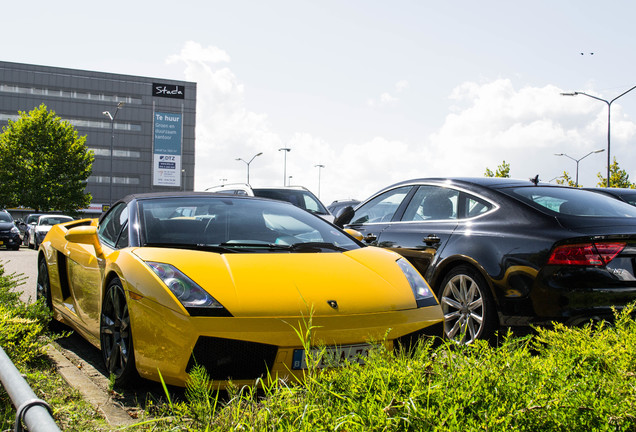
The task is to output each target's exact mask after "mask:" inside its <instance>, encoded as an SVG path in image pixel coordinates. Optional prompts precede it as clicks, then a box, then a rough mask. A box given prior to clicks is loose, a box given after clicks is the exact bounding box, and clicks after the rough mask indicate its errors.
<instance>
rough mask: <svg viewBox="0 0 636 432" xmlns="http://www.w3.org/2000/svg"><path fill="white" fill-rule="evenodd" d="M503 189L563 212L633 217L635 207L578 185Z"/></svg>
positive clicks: (521, 197)
mask: <svg viewBox="0 0 636 432" xmlns="http://www.w3.org/2000/svg"><path fill="white" fill-rule="evenodd" d="M503 192H505V193H507V194H509V195H511V196H513V197H514V198H517V199H519V200H521V201H523V202H526V203H528V204H530V205H531V206H533V207H535V208H538V209H539V210H548V211H550V212H554V213H557V214H559V215H564V216H583V217H630V218H631V217H636V207H634V206H631V205H629V204H627V203H624V202H622V201H619V200H617V199H615V198H611V197H609V196H606V195H601V194H598V193H594V192H590V191H586V190H581V189H575V188H561V187H547V186H544V187H541V186H528V187H518V188H512V189H506V190H503Z"/></svg>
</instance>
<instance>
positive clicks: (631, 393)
mask: <svg viewBox="0 0 636 432" xmlns="http://www.w3.org/2000/svg"><path fill="white" fill-rule="evenodd" d="M633 313H634V309H633V307H630V308H627V309H625V310H623V311H622V312H620V313H616V322H615V323H614V324H613V325H608V324H598V325H590V326H586V327H582V328H566V327H563V326H560V325H556V327H555V328H553V329H538V330H537V334H536V335H534V336H526V337H523V338H516V337H512V336H507V337H504V338H502V340H501V342H500V343H499V345H498V346H496V347H492V346H490V345H488V344H487V343H485V342H477V343H475V344H473V345H470V346H460V345H456V344H453V343H450V342H449V343H443V344H441V345H440V346H436V347H433V345H432V344H431V343H430V341H429V342H423V343H421V344H420V345H419V346H418V347H417V348H416V349H415V350H414V352H412V353H410V354H409V353H403V352H397V353H394V352H389V351H387V350H386V349H384V348H383V347H382V345H378V346H377V347H376V348H375V349H374V350H372V352H371V354H370V357H369V359H368V361H367V364H366V365H364V366H361V365H357V364H351V365H347V366H345V367H342V368H337V369H330V370H325V371H322V372H320V373H318V372H317V371H313V372H312V371H310V373H308V374H307V375H306V381H305V382H304V383H301V384H298V385H295V384H291V385H289V384H285V383H282V382H280V381H267V380H266V382H264V383H262V384H263V389H262V390H260V391H257V390H255V389H254V388H253V387H246V388H242V389H234V390H232V391H230V393H229V396H228V397H227V399H226V400H225V401H224V402H222V403H219V404H218V405H216V406H214V409H209V408H208V407H210V408H211V405H209V402H204V403H200V402H196V400H201V401H206V400H207V401H209V400H210V395H209V393H207V392H204V393H200V394H199V393H197V392H198V391H193V390H192V389H191V390H189V392H190V393H189V395H190V396H188V399H189V400H188V401H187V402H183V403H181V405H180V416H179V419H180V422H179V423H178V424H180V427H179V428H178V429H180V430H186V429H187V430H219V431H220V430H259V431H260V430H263V431H265V430H271V431H316V430H320V431H583V430H585V431H635V430H636V417H635V415H636V414H635V413H636V324H635V322H634V320H633V319H632V317H631V316H630V314H633ZM199 372H200V371H199ZM199 379H200V377H199ZM204 383H205V380H201V381H200V382H199V386H204V385H207V384H204ZM215 402H216V400H215ZM196 407H198V408H196ZM203 408H205V409H203ZM173 420H174V419H173ZM171 425H172V427H174V425H175V422H172V423H171ZM155 426H157V425H155ZM171 430H172V429H171Z"/></svg>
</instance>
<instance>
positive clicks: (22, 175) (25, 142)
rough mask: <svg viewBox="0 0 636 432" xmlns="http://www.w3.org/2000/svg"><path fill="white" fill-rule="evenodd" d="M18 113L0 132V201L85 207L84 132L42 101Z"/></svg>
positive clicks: (89, 160) (87, 156)
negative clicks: (29, 109) (16, 118)
mask: <svg viewBox="0 0 636 432" xmlns="http://www.w3.org/2000/svg"><path fill="white" fill-rule="evenodd" d="M19 115H20V117H19V118H18V120H16V121H11V120H9V124H8V125H7V126H6V127H5V128H4V129H3V131H2V134H1V135H0V184H2V188H0V205H1V206H5V207H16V206H19V205H23V206H25V207H30V208H33V209H35V210H36V211H51V210H57V211H63V212H66V213H71V214H72V213H75V212H77V210H78V209H80V208H84V207H87V206H88V205H89V204H90V202H91V195H90V194H88V193H86V192H85V187H86V180H87V179H88V176H89V175H90V174H91V170H92V165H93V160H94V157H93V153H92V152H91V151H89V150H88V148H87V147H86V137H85V136H83V137H79V136H78V134H77V131H76V130H75V129H74V128H73V126H72V125H71V124H70V123H69V122H67V121H62V119H60V118H59V117H58V116H57V115H56V114H55V112H54V111H48V109H47V107H46V106H45V105H44V104H42V105H40V106H39V107H37V108H34V109H33V110H32V111H30V112H28V113H25V112H22V111H20V112H19Z"/></svg>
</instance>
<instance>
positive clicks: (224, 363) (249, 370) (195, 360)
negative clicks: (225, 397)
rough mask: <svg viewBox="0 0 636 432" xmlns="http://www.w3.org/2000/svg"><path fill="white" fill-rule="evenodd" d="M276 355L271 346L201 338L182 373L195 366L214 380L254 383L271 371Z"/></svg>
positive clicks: (276, 349) (275, 348) (275, 347)
mask: <svg viewBox="0 0 636 432" xmlns="http://www.w3.org/2000/svg"><path fill="white" fill-rule="evenodd" d="M277 352H278V347H277V346H275V345H267V344H260V343H255V342H245V341H239V340H233V339H222V338H215V337H208V336H201V337H199V340H198V341H197V343H196V345H195V346H194V350H192V356H190V361H189V362H188V367H187V368H186V372H190V370H191V369H192V368H193V367H194V366H195V365H197V364H199V365H201V366H203V367H205V369H206V371H207V372H208V374H209V375H210V378H212V379H214V380H227V379H229V378H231V379H233V380H244V379H256V378H258V377H261V376H266V375H267V371H268V370H271V369H272V366H273V365H274V360H275V359H276V353H277Z"/></svg>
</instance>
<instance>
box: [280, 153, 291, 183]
mask: <svg viewBox="0 0 636 432" xmlns="http://www.w3.org/2000/svg"><path fill="white" fill-rule="evenodd" d="M278 151H282V152H285V161H284V162H283V186H287V153H289V152H290V151H291V149H290V148H289V147H283V148H279V149H278Z"/></svg>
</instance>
